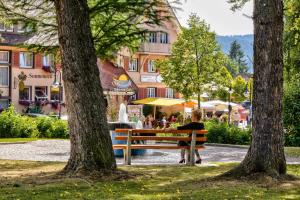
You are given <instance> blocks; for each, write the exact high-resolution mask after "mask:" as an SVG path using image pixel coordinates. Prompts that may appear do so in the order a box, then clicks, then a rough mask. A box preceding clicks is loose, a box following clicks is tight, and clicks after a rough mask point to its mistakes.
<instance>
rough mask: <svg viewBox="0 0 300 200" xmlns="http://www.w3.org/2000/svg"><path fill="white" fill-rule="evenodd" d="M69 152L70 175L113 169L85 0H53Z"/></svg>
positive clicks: (67, 166) (110, 144) (111, 152)
mask: <svg viewBox="0 0 300 200" xmlns="http://www.w3.org/2000/svg"><path fill="white" fill-rule="evenodd" d="M55 8H56V14H57V22H58V36H59V44H60V51H61V63H62V71H63V80H64V87H65V95H66V103H67V111H68V116H69V130H70V141H71V153H70V158H69V161H68V163H67V165H66V167H65V171H66V172H67V173H70V174H81V173H85V172H88V173H93V172H95V171H103V170H114V169H115V168H116V161H115V158H114V154H113V149H112V142H111V138H110V135H109V130H108V125H107V119H106V107H105V103H104V96H103V90H102V87H101V82H100V76H99V69H98V67H97V58H96V53H95V49H94V44H93V40H92V34H91V28H90V20H89V13H88V5H87V1H86V0H55Z"/></svg>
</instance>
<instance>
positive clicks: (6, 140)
mask: <svg viewBox="0 0 300 200" xmlns="http://www.w3.org/2000/svg"><path fill="white" fill-rule="evenodd" d="M53 139H55V138H0V143H25V142H32V141H37V140H53ZM58 140H65V139H58Z"/></svg>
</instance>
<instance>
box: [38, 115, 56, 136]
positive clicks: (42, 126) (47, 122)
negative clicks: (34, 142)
mask: <svg viewBox="0 0 300 200" xmlns="http://www.w3.org/2000/svg"><path fill="white" fill-rule="evenodd" d="M52 123H53V119H52V118H50V117H38V118H36V124H37V128H38V130H39V137H41V138H50V137H51V129H52Z"/></svg>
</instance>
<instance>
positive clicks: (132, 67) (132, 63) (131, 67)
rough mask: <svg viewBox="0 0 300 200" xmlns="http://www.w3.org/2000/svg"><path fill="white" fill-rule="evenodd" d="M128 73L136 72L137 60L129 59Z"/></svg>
mask: <svg viewBox="0 0 300 200" xmlns="http://www.w3.org/2000/svg"><path fill="white" fill-rule="evenodd" d="M129 71H134V72H136V71H138V59H136V58H134V59H131V60H130V62H129Z"/></svg>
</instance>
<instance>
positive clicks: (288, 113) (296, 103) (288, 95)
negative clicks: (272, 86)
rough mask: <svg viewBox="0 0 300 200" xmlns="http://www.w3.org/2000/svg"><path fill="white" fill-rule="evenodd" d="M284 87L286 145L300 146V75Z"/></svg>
mask: <svg viewBox="0 0 300 200" xmlns="http://www.w3.org/2000/svg"><path fill="white" fill-rule="evenodd" d="M284 86H285V87H284V98H283V122H284V129H285V145H286V146H300V74H298V75H295V77H293V78H291V79H290V80H289V81H287V82H286V83H285V85H284Z"/></svg>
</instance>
